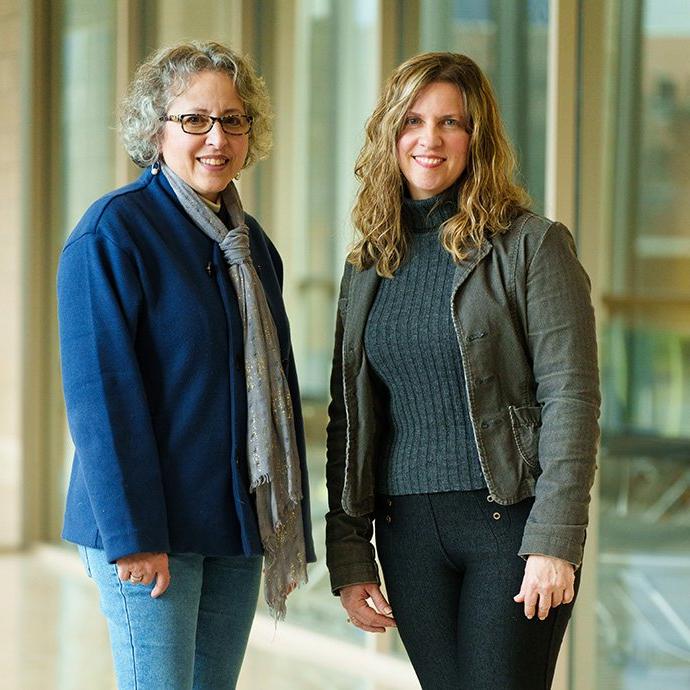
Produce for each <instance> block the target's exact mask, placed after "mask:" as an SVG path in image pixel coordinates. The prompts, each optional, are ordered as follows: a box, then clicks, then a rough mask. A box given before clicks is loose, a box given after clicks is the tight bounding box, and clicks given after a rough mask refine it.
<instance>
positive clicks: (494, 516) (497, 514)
mask: <svg viewBox="0 0 690 690" xmlns="http://www.w3.org/2000/svg"><path fill="white" fill-rule="evenodd" d="M493 518H494V520H500V519H501V514H500V513H494V514H493Z"/></svg>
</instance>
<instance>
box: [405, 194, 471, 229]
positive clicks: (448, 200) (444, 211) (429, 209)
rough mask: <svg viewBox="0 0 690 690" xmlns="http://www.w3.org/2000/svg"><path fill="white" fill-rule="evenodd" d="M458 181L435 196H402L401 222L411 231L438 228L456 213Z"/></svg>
mask: <svg viewBox="0 0 690 690" xmlns="http://www.w3.org/2000/svg"><path fill="white" fill-rule="evenodd" d="M459 186H460V185H459V183H458V182H456V183H455V184H452V185H451V186H450V187H448V189H445V190H444V191H442V192H441V193H440V194H436V196H432V197H429V198H428V199H410V197H408V196H404V197H403V201H402V222H403V226H404V227H405V229H406V230H409V231H410V232H413V233H424V232H431V231H432V230H438V229H439V227H440V225H441V224H442V223H444V222H445V221H447V220H448V219H449V218H450V217H451V216H454V215H455V214H456V213H457V208H458V207H457V203H458V202H457V199H458V188H459Z"/></svg>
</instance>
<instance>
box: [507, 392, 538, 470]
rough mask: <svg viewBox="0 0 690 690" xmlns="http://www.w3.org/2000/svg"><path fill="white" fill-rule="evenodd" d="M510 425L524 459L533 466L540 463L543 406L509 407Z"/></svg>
mask: <svg viewBox="0 0 690 690" xmlns="http://www.w3.org/2000/svg"><path fill="white" fill-rule="evenodd" d="M508 412H509V413H510V426H511V428H512V431H513V438H514V439H515V445H516V446H517V448H518V451H519V452H520V456H521V457H522V459H523V460H524V461H525V462H526V463H527V464H528V465H531V466H533V467H534V466H537V465H538V464H539V461H538V457H539V427H541V407H539V406H538V405H535V406H528V407H514V406H513V405H510V406H509V407H508Z"/></svg>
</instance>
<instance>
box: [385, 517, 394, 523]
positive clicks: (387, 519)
mask: <svg viewBox="0 0 690 690" xmlns="http://www.w3.org/2000/svg"><path fill="white" fill-rule="evenodd" d="M386 522H387V523H388V524H389V525H390V524H391V522H393V518H392V517H391V516H390V515H386Z"/></svg>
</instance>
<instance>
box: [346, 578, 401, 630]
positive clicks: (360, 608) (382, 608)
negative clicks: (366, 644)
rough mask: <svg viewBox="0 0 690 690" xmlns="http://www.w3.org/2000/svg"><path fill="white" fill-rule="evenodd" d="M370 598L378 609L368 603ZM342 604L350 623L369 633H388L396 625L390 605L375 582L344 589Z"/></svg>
mask: <svg viewBox="0 0 690 690" xmlns="http://www.w3.org/2000/svg"><path fill="white" fill-rule="evenodd" d="M369 598H371V600H372V602H373V603H374V606H375V607H376V609H374V607H372V606H371V605H370V604H369V603H368V602H367V600H368V599H369ZM340 603H341V604H342V605H343V608H344V609H345V610H346V611H347V615H348V616H349V617H350V622H351V623H352V624H353V625H356V626H357V627H358V628H361V629H362V630H366V631H367V632H386V628H391V627H395V625H396V623H395V619H394V618H393V610H392V609H391V607H390V604H389V603H388V602H387V601H386V598H385V597H384V596H383V594H381V589H380V587H379V586H378V585H377V584H374V583H373V582H371V583H365V584H361V585H350V586H349V587H343V588H342V589H341V590H340ZM377 611H378V613H377Z"/></svg>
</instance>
